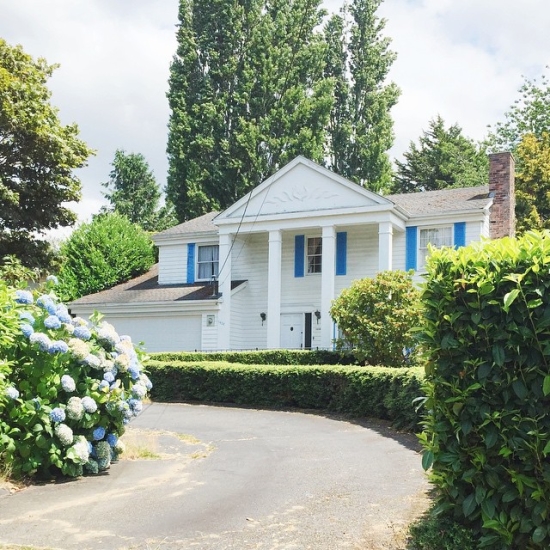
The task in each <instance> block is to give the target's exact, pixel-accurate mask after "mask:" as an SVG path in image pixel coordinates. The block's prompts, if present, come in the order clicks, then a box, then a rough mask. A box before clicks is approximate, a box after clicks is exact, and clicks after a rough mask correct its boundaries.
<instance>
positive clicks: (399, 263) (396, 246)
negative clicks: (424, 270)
mask: <svg viewBox="0 0 550 550" xmlns="http://www.w3.org/2000/svg"><path fill="white" fill-rule="evenodd" d="M405 241H406V237H405V233H404V232H396V231H394V233H393V269H401V270H403V271H404V270H405V267H406V266H405Z"/></svg>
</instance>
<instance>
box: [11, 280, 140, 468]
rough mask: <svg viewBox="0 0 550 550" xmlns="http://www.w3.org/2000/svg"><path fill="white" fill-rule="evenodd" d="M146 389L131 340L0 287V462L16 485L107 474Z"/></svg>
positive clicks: (46, 301) (48, 300) (43, 298)
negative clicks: (40, 479)
mask: <svg viewBox="0 0 550 550" xmlns="http://www.w3.org/2000/svg"><path fill="white" fill-rule="evenodd" d="M149 388H150V381H149V379H148V378H147V376H146V375H145V374H144V373H143V372H141V365H140V352H139V350H138V351H136V350H135V349H134V347H133V345H132V343H131V341H130V339H129V337H124V336H122V337H119V336H118V334H117V333H116V332H115V330H114V328H113V327H112V326H111V325H109V324H108V323H105V322H102V321H101V316H100V315H99V314H96V315H95V316H94V317H93V319H92V323H91V324H90V323H88V322H87V321H85V320H83V319H79V318H74V319H72V318H71V317H70V315H69V313H68V310H67V308H66V307H65V306H64V305H63V304H61V303H59V302H58V301H57V299H56V297H55V295H54V294H53V292H50V293H48V294H46V293H44V294H35V295H33V294H32V293H31V292H30V291H29V290H23V289H19V290H15V289H13V288H10V287H7V286H6V285H5V284H4V283H3V282H0V462H1V463H2V466H3V468H2V470H5V471H9V472H11V473H12V475H13V476H14V477H16V478H20V477H29V476H40V477H50V476H57V475H59V474H64V475H68V476H79V475H82V473H83V472H84V471H86V472H87V473H97V472H98V471H99V470H105V469H107V468H108V467H109V465H110V462H111V460H112V459H115V458H116V457H117V455H118V454H119V453H120V452H121V451H122V446H121V444H120V443H119V442H118V437H119V436H120V435H122V433H123V432H124V425H125V424H126V423H127V422H128V421H129V420H130V418H131V417H132V416H134V415H136V414H138V413H139V411H140V410H141V407H142V405H141V399H142V398H143V397H145V396H146V394H147V390H148V389H149Z"/></svg>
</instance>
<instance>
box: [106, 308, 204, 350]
mask: <svg viewBox="0 0 550 550" xmlns="http://www.w3.org/2000/svg"><path fill="white" fill-rule="evenodd" d="M105 320H106V321H107V322H109V323H111V324H112V325H114V327H115V329H116V331H117V332H118V333H119V334H128V335H130V336H131V338H132V342H136V343H137V342H144V347H145V349H146V351H149V352H154V351H194V350H200V349H201V317H200V316H185V317H184V316H182V317H166V318H162V317H140V318H139V319H128V318H127V317H124V318H123V317H114V316H106V317H105Z"/></svg>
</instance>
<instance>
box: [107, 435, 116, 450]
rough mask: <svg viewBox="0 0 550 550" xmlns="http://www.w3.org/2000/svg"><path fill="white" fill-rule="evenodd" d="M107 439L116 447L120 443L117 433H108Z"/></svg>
mask: <svg viewBox="0 0 550 550" xmlns="http://www.w3.org/2000/svg"><path fill="white" fill-rule="evenodd" d="M106 440H107V443H109V445H110V446H111V447H114V446H115V445H116V444H117V443H118V437H117V435H116V434H107V438H106Z"/></svg>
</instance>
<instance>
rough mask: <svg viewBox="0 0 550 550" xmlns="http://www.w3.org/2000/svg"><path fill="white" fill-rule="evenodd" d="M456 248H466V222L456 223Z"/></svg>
mask: <svg viewBox="0 0 550 550" xmlns="http://www.w3.org/2000/svg"><path fill="white" fill-rule="evenodd" d="M454 233H455V238H454V243H455V248H458V247H459V246H466V222H458V223H455V230H454Z"/></svg>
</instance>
